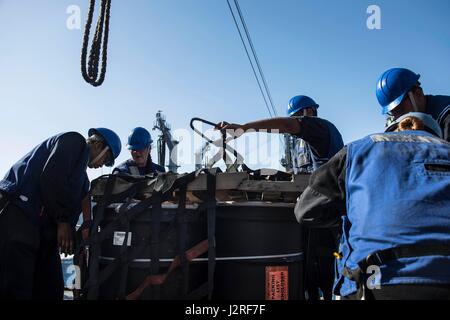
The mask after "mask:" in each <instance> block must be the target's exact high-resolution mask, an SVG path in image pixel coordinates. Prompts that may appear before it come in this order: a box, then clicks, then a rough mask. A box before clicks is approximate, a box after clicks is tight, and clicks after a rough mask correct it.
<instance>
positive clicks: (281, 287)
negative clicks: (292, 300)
mask: <svg viewBox="0 0 450 320" xmlns="http://www.w3.org/2000/svg"><path fill="white" fill-rule="evenodd" d="M266 300H289V269H288V266H280V267H266Z"/></svg>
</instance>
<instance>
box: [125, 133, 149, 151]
mask: <svg viewBox="0 0 450 320" xmlns="http://www.w3.org/2000/svg"><path fill="white" fill-rule="evenodd" d="M152 142H153V140H152V136H151V135H150V132H148V130H147V129H145V128H142V127H137V128H134V129H133V130H131V133H130V135H129V136H128V145H127V148H128V149H129V150H143V149H145V148H148V147H149V146H150V145H151V144H152Z"/></svg>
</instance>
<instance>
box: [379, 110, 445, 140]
mask: <svg viewBox="0 0 450 320" xmlns="http://www.w3.org/2000/svg"><path fill="white" fill-rule="evenodd" d="M408 117H415V118H418V119H419V120H421V121H422V122H423V125H424V126H425V127H427V128H428V129H430V130H431V131H433V132H434V134H435V135H436V136H438V137H439V138H442V130H441V127H440V126H439V124H438V123H437V121H436V120H434V118H433V117H432V116H430V115H429V114H426V113H423V112H409V113H406V114H404V115H403V116H401V117H400V118H398V119H397V120H395V121H394V122H393V123H392V124H391V125H390V126H389V127H388V128H386V132H389V131H393V130H394V129H395V128H396V127H397V125H398V124H399V123H400V122H402V121H403V120H404V119H406V118H408Z"/></svg>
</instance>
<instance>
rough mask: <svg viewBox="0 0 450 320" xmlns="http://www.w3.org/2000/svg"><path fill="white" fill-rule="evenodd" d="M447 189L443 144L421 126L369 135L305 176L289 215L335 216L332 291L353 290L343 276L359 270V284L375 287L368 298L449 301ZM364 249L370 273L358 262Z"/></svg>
mask: <svg viewBox="0 0 450 320" xmlns="http://www.w3.org/2000/svg"><path fill="white" fill-rule="evenodd" d="M449 194H450V144H449V143H448V142H446V141H444V140H441V139H439V138H437V137H435V136H433V135H431V134H430V133H428V132H425V131H402V132H399V133H384V134H374V135H370V136H367V137H365V138H363V139H361V140H358V141H356V142H353V143H351V144H349V145H348V146H347V148H345V149H342V150H341V151H340V152H339V153H338V154H337V155H336V156H335V157H333V158H332V159H331V160H330V161H329V162H328V163H327V164H326V165H324V166H323V167H322V168H320V169H319V170H317V171H316V172H315V173H314V174H313V175H312V177H311V180H310V184H309V186H308V188H307V189H306V190H305V192H304V193H303V194H302V196H301V198H300V200H299V202H298V205H297V207H296V216H297V219H299V220H303V221H304V222H306V223H308V224H317V225H326V224H330V223H333V222H334V221H337V220H340V219H341V216H342V220H343V223H342V231H343V235H342V238H341V244H340V247H339V254H340V259H338V260H337V264H336V267H337V270H336V271H337V272H336V280H335V287H334V290H335V294H337V295H340V296H343V297H348V296H351V295H354V294H355V293H357V292H358V291H359V290H358V289H359V288H361V286H362V285H361V283H358V281H357V278H356V277H353V276H349V275H355V274H359V275H361V273H359V271H361V272H362V276H361V278H362V280H363V282H362V284H363V285H364V284H366V283H367V280H370V283H371V284H372V285H374V286H375V285H379V286H380V287H381V289H380V290H376V289H374V290H369V291H368V292H369V296H372V298H375V299H377V298H379V299H386V298H390V299H415V298H420V299H427V298H436V299H449V298H450V198H449V196H448V195H449ZM343 213H346V214H344V215H342V214H343ZM399 248H400V249H399ZM386 250H387V251H386ZM375 253H376V254H375ZM369 255H372V258H370V259H369V260H368V261H369V263H370V265H372V264H373V265H375V266H378V267H379V268H380V269H379V271H380V272H378V273H377V274H374V277H370V276H369V275H368V274H367V273H366V271H365V270H363V269H364V267H362V266H364V265H365V264H366V263H365V262H364V260H365V259H366V257H369ZM366 298H367V296H366Z"/></svg>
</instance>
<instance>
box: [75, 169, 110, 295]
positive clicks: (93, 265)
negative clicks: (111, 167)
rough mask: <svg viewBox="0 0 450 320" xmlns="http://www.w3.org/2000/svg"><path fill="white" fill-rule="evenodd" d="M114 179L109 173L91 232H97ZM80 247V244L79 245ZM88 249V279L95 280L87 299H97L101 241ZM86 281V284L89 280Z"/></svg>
mask: <svg viewBox="0 0 450 320" xmlns="http://www.w3.org/2000/svg"><path fill="white" fill-rule="evenodd" d="M115 181H116V176H114V175H111V176H109V177H108V180H107V184H106V187H105V195H104V197H103V198H102V199H101V200H100V202H99V204H98V208H97V210H96V214H95V215H94V223H93V226H92V229H91V232H92V233H93V234H96V235H97V234H98V226H99V225H100V222H101V221H103V216H104V212H105V208H106V207H107V206H108V205H109V197H110V195H111V193H112V191H113V188H114V184H115ZM80 247H82V246H80ZM89 251H90V253H91V254H90V260H91V261H89V279H96V280H97V281H94V282H93V283H92V284H91V286H90V288H89V290H88V292H87V299H89V300H97V299H98V290H99V283H98V274H99V268H100V264H99V257H100V255H101V243H100V242H97V243H94V244H93V246H92V247H91V248H90V249H89ZM89 279H88V281H87V282H86V284H87V283H88V282H89Z"/></svg>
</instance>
